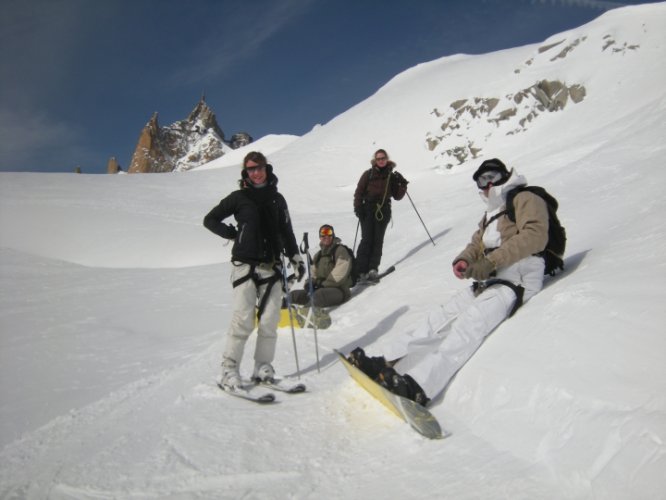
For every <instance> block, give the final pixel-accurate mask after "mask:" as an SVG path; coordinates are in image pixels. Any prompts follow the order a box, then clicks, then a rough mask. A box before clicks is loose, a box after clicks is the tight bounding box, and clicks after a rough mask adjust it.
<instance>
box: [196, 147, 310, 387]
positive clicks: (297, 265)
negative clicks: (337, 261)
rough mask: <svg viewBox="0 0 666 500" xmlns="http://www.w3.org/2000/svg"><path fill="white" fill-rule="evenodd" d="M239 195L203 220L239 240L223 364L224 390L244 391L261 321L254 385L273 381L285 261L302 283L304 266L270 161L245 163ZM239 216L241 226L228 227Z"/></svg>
mask: <svg viewBox="0 0 666 500" xmlns="http://www.w3.org/2000/svg"><path fill="white" fill-rule="evenodd" d="M241 177H242V178H241V180H240V181H239V184H240V189H239V190H237V191H234V192H232V193H231V194H230V195H229V196H227V197H226V198H224V199H223V200H222V201H220V203H219V204H218V205H217V206H216V207H215V208H213V209H212V210H211V211H210V212H209V213H208V215H206V217H205V218H204V222H203V223H204V226H205V227H206V228H208V229H209V230H211V231H212V232H213V233H215V234H217V235H218V236H221V237H222V238H226V239H230V240H234V244H233V247H232V249H231V263H232V270H231V282H232V284H233V288H234V291H233V312H232V315H231V325H230V326H229V331H228V333H227V341H226V346H225V348H224V354H223V360H222V378H221V381H220V383H221V385H222V386H223V388H225V389H227V390H238V389H239V388H240V386H241V377H240V373H239V368H240V363H241V359H242V357H243V350H244V348H245V343H246V342H247V339H248V337H249V336H250V333H252V330H254V324H255V318H257V317H258V318H259V325H258V328H257V336H258V337H257V344H256V347H255V352H254V371H253V373H252V378H253V379H255V380H256V379H260V380H271V379H273V377H274V370H273V366H272V363H273V358H274V356H275V344H276V341H277V326H278V322H279V321H280V306H281V303H282V284H281V278H282V261H281V258H280V254H281V253H283V254H284V255H286V256H288V257H289V260H290V262H291V264H292V266H293V268H294V269H295V271H296V275H297V279H298V280H299V281H300V280H301V279H302V278H303V275H304V274H305V264H304V263H303V259H302V257H301V256H300V254H299V252H298V245H297V243H296V238H295V236H294V231H293V228H292V225H291V220H290V217H289V210H288V208H287V202H286V201H285V199H284V197H283V196H282V195H281V194H280V193H278V190H277V184H278V179H277V177H276V176H275V174H273V167H272V166H271V165H269V164H268V163H267V161H266V157H265V156H264V155H263V154H261V153H259V152H251V153H248V154H247V156H245V159H244V160H243V170H242V175H241ZM232 215H233V216H234V218H235V220H236V223H237V226H236V227H234V226H233V225H231V224H225V223H224V222H223V221H224V220H225V219H226V218H227V217H230V216H232Z"/></svg>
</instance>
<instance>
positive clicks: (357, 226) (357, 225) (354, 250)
mask: <svg viewBox="0 0 666 500" xmlns="http://www.w3.org/2000/svg"><path fill="white" fill-rule="evenodd" d="M360 226H361V219H359V220H358V222H357V223H356V234H355V235H354V246H353V247H352V252H354V253H356V238H358V228H359V227H360Z"/></svg>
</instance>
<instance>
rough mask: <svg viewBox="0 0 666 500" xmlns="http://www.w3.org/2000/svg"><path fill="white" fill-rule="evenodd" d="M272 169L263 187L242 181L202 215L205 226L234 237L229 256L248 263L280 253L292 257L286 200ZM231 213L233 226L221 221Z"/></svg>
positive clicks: (275, 258) (294, 250) (294, 248)
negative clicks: (278, 187) (239, 186)
mask: <svg viewBox="0 0 666 500" xmlns="http://www.w3.org/2000/svg"><path fill="white" fill-rule="evenodd" d="M277 183H278V179H277V177H276V176H275V175H274V174H273V173H272V172H271V173H270V174H269V176H268V182H267V184H266V185H265V186H264V187H261V188H257V187H254V186H253V185H252V184H251V183H249V182H246V183H243V182H242V181H241V189H239V190H238V191H234V192H232V193H231V194H230V195H229V196H227V197H226V198H224V199H223V200H222V201H220V203H219V204H218V205H217V206H216V207H215V208H213V209H212V210H211V211H210V212H209V213H208V214H207V215H206V217H204V220H203V224H204V226H205V227H206V228H207V229H209V230H210V231H212V232H213V233H215V234H217V235H218V236H221V237H222V238H226V239H234V240H235V241H234V246H233V248H232V249H231V256H232V260H234V261H240V262H245V263H247V264H259V263H262V262H267V263H273V262H279V260H280V253H284V254H285V255H286V256H287V257H289V258H291V257H293V256H294V255H296V254H297V253H298V245H297V243H296V237H295V236H294V230H293V228H292V225H291V218H290V217H289V209H288V208H287V202H286V200H285V199H284V196H282V195H281V194H280V193H278V191H277ZM231 215H233V216H234V218H235V219H236V223H237V225H236V227H234V226H233V225H231V224H225V223H224V222H223V221H224V219H226V218H227V217H229V216H231Z"/></svg>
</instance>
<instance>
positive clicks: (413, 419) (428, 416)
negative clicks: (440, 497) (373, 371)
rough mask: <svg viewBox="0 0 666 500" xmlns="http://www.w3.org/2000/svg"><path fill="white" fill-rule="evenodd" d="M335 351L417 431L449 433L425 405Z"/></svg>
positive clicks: (427, 434)
mask: <svg viewBox="0 0 666 500" xmlns="http://www.w3.org/2000/svg"><path fill="white" fill-rule="evenodd" d="M334 351H335V353H336V354H337V355H338V356H339V357H340V360H341V361H342V365H343V366H344V367H345V368H346V369H347V372H348V373H349V375H350V376H351V377H352V378H353V379H354V380H355V381H356V382H357V383H358V384H359V385H360V386H361V387H363V388H364V389H365V390H366V391H368V392H369V393H370V394H371V395H372V396H373V397H374V398H375V399H377V400H378V401H379V402H380V403H382V404H383V405H384V406H385V407H386V408H387V409H388V410H389V411H391V412H392V413H393V414H394V415H396V416H397V417H398V418H401V419H402V420H404V421H405V422H407V423H408V424H409V425H410V426H411V427H412V428H413V429H414V430H415V431H416V432H418V433H419V434H421V435H422V436H424V437H427V438H428V439H442V438H445V437H447V436H448V435H449V433H448V432H446V431H442V428H441V427H440V425H439V422H438V421H437V419H436V418H435V417H434V416H433V415H432V413H430V412H429V411H428V410H427V409H426V408H425V407H423V406H421V405H420V404H418V403H416V402H414V401H412V400H411V399H407V398H404V397H402V396H398V395H397V394H393V393H392V392H391V391H389V390H388V389H385V388H384V387H382V386H381V385H379V384H378V383H377V382H375V381H374V380H372V379H371V378H370V377H368V376H367V375H366V374H365V373H363V372H362V371H361V370H359V369H358V368H356V367H355V366H354V365H352V364H351V363H350V362H349V361H347V358H346V357H345V356H344V355H343V354H342V353H341V352H339V351H337V350H334Z"/></svg>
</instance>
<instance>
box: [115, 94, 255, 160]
mask: <svg viewBox="0 0 666 500" xmlns="http://www.w3.org/2000/svg"><path fill="white" fill-rule="evenodd" d="M239 136H242V140H239V139H238V137H239ZM250 142H252V137H251V136H250V135H249V134H245V133H241V134H234V136H233V137H232V141H231V142H230V143H227V142H226V141H225V140H224V132H223V131H222V129H221V128H220V126H219V125H218V123H217V119H216V118H215V113H213V111H212V109H211V108H210V107H209V106H208V104H207V103H206V100H205V97H204V96H202V97H201V99H200V100H199V102H198V103H197V105H196V106H195V107H194V109H193V110H192V112H191V113H190V114H189V115H188V117H187V118H186V119H184V120H179V121H177V122H175V123H173V124H171V125H168V126H165V127H160V125H159V123H158V113H157V112H155V113H154V114H153V116H152V117H151V118H150V120H149V121H148V123H147V124H146V125H145V126H144V127H143V130H142V131H141V133H140V134H139V140H138V142H137V145H136V148H135V150H134V154H133V155H132V161H131V163H130V166H129V169H128V172H129V173H152V172H173V171H185V170H190V169H192V168H195V167H198V166H200V165H203V164H204V163H208V162H209V161H212V160H215V159H216V158H219V157H220V156H223V155H224V154H225V153H226V152H228V151H231V150H232V149H236V148H238V147H240V146H244V145H245V144H249V143H250Z"/></svg>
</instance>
